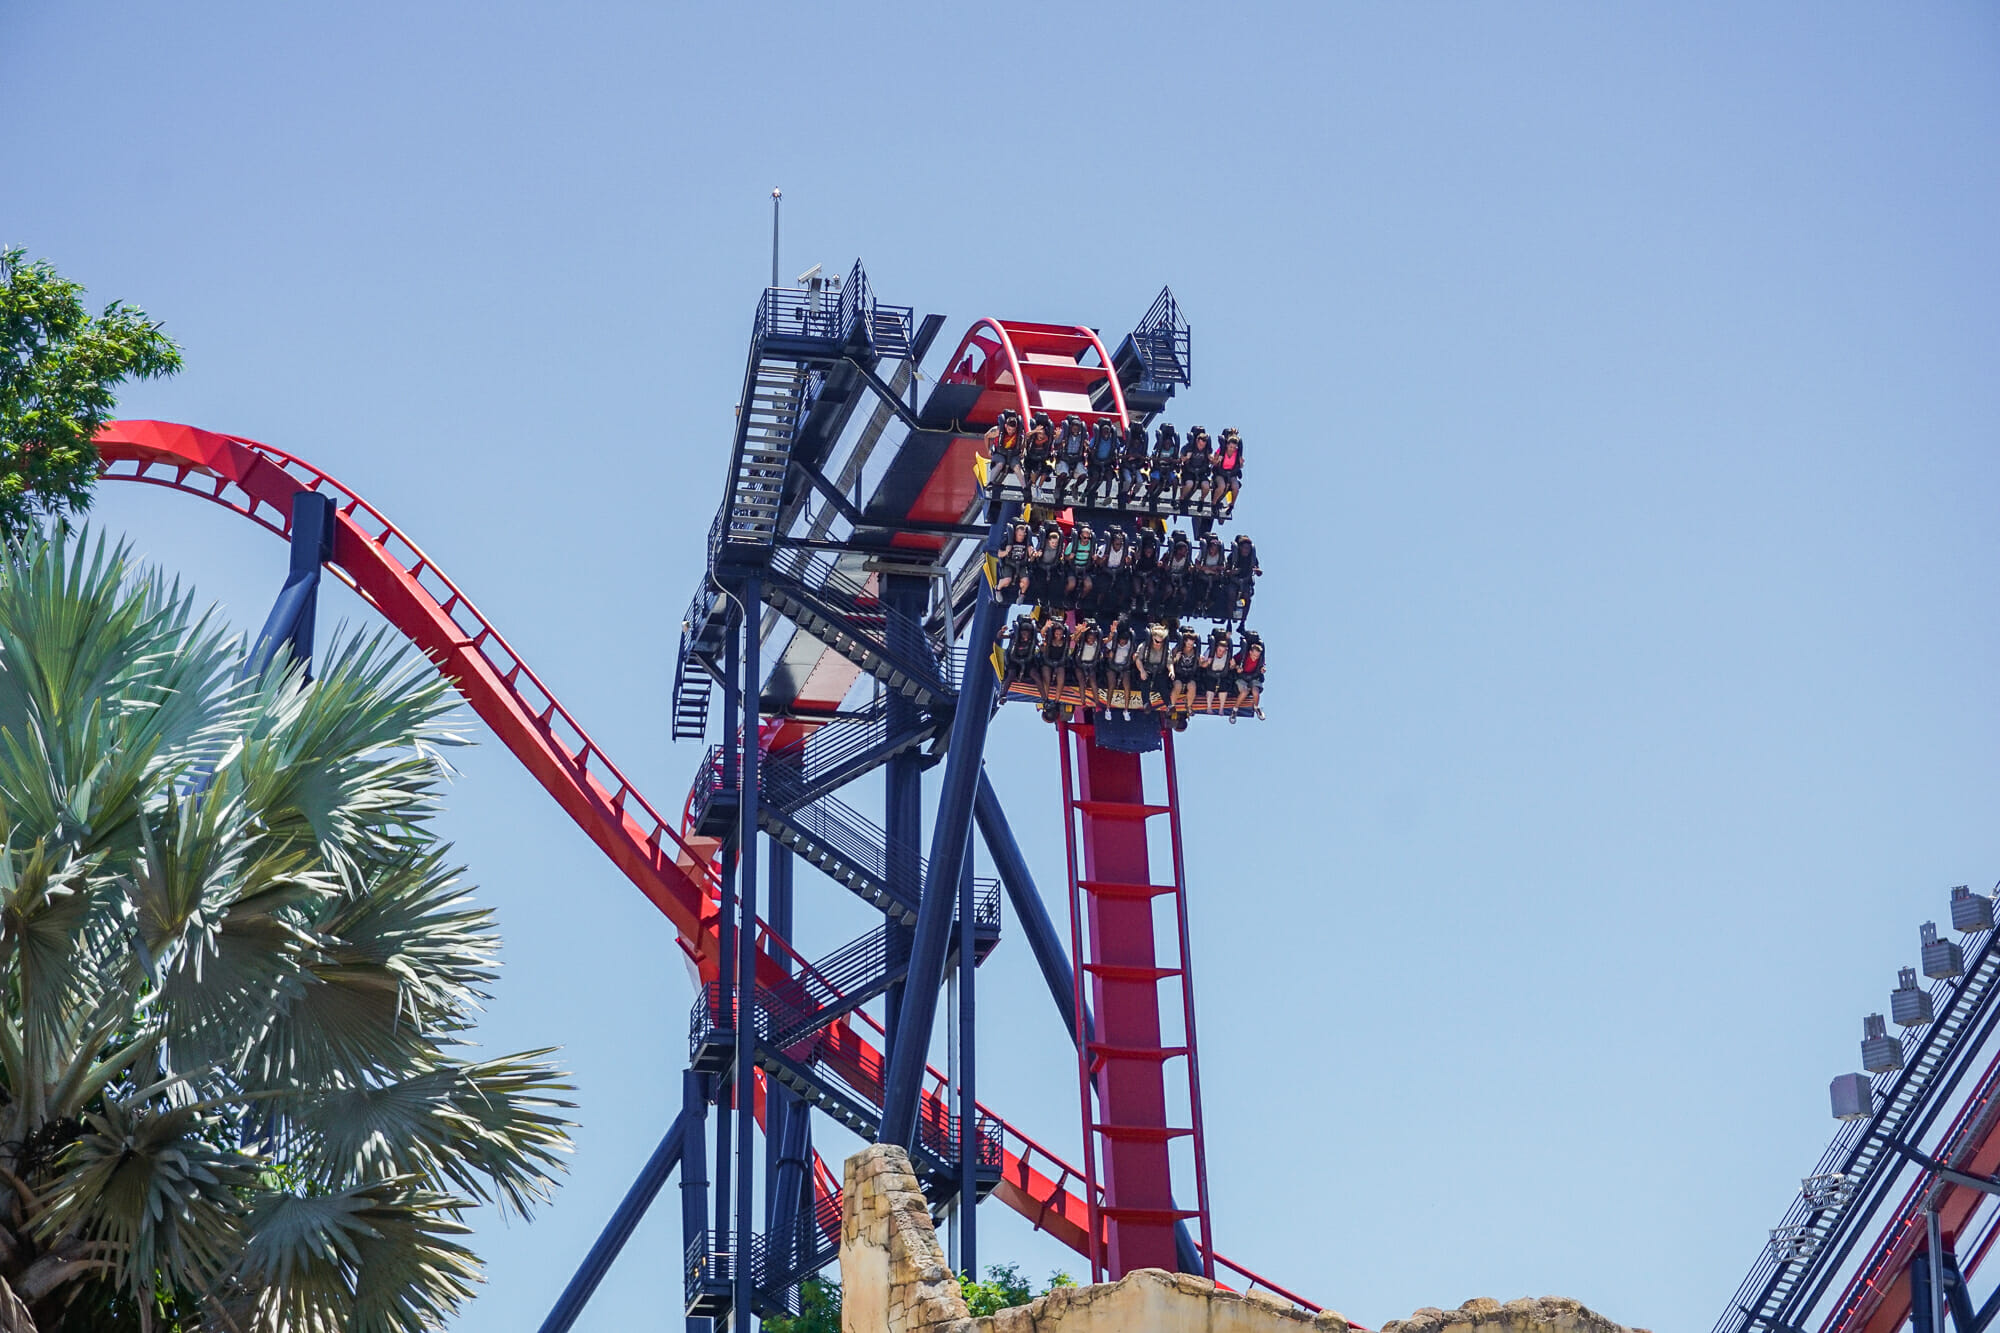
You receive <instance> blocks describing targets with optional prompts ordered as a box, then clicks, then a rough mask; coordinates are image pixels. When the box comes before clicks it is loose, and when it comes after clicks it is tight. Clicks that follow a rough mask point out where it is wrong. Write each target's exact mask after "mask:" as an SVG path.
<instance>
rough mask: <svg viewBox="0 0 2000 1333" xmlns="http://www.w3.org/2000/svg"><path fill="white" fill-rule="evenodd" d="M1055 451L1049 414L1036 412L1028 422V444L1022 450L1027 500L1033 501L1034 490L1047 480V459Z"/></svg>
mask: <svg viewBox="0 0 2000 1333" xmlns="http://www.w3.org/2000/svg"><path fill="white" fill-rule="evenodd" d="M1054 449H1055V428H1054V427H1053V426H1051V425H1050V424H1049V414H1048V413H1046V412H1037V413H1035V415H1034V416H1033V418H1031V419H1030V420H1029V422H1028V444H1027V447H1026V449H1025V450H1023V456H1024V458H1025V459H1026V469H1025V471H1024V473H1023V476H1024V477H1025V478H1026V480H1025V481H1024V482H1023V485H1025V486H1026V487H1027V489H1028V498H1029V499H1031V500H1032V499H1033V498H1034V496H1035V488H1036V487H1037V486H1040V485H1041V484H1042V483H1043V482H1044V481H1046V480H1048V475H1049V459H1050V456H1051V454H1052V452H1053V450H1054Z"/></svg>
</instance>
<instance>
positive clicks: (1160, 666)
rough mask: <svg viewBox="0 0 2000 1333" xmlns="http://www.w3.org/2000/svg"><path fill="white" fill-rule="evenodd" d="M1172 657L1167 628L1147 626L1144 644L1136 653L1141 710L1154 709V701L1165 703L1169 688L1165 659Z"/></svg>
mask: <svg viewBox="0 0 2000 1333" xmlns="http://www.w3.org/2000/svg"><path fill="white" fill-rule="evenodd" d="M1172 656H1173V650H1172V649H1171V648H1169V647H1168V646H1167V627H1166V626H1165V625H1161V624H1152V625H1148V626H1147V627H1146V642H1145V643H1143V644H1141V645H1140V646H1139V652H1138V663H1139V679H1140V681H1141V682H1142V687H1143V694H1144V697H1143V699H1142V701H1141V702H1140V705H1139V706H1140V707H1141V708H1149V709H1150V708H1153V707H1156V706H1157V705H1156V704H1155V703H1154V700H1155V699H1157V700H1159V701H1160V703H1162V704H1164V703H1165V702H1166V699H1167V695H1168V692H1169V690H1170V688H1171V686H1170V685H1169V682H1168V674H1167V659H1168V658H1170V657H1172Z"/></svg>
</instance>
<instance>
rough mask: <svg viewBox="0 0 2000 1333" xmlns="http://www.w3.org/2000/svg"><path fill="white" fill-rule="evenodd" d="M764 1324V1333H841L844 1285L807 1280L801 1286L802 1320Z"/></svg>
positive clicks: (771, 1321)
mask: <svg viewBox="0 0 2000 1333" xmlns="http://www.w3.org/2000/svg"><path fill="white" fill-rule="evenodd" d="M763 1325H764V1333H840V1283H838V1282H829V1281H827V1280H825V1279H824V1278H816V1277H809V1278H807V1279H806V1280H805V1281H804V1282H801V1283H800V1284H799V1317H798V1318H796V1319H766V1320H764V1321H763Z"/></svg>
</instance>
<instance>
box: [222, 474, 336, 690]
mask: <svg viewBox="0 0 2000 1333" xmlns="http://www.w3.org/2000/svg"><path fill="white" fill-rule="evenodd" d="M333 528H334V519H333V501H332V500H331V499H329V498H328V497H327V496H324V495H321V494H320V493H319V492H318V491H300V492H298V493H297V494H296V495H294V496H293V497H292V550H291V563H290V565H289V567H288V568H287V569H286V571H285V586H284V587H283V588H281V589H279V591H278V599H277V601H276V602H274V603H273V604H272V606H271V614H270V615H269V616H267V617H265V619H264V628H263V629H261V630H259V631H258V632H257V638H256V641H255V646H254V647H252V649H251V650H250V655H249V657H247V658H246V659H244V662H243V671H242V679H244V680H253V679H255V678H256V677H258V676H261V675H263V674H264V672H265V671H267V670H269V669H270V666H271V663H272V662H273V661H274V660H275V659H276V658H277V655H278V649H279V647H281V646H283V647H287V648H289V649H290V650H291V656H292V659H293V660H294V661H297V662H303V663H307V664H310V663H311V662H312V653H313V622H314V621H315V620H317V619H318V618H319V575H320V567H321V566H322V565H324V564H325V563H326V562H327V561H328V560H330V559H332V558H333Z"/></svg>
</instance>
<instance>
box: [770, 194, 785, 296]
mask: <svg viewBox="0 0 2000 1333" xmlns="http://www.w3.org/2000/svg"><path fill="white" fill-rule="evenodd" d="M784 197H785V192H784V191H783V190H780V189H778V188H777V187H776V186H773V187H772V188H771V285H772V286H773V287H775V286H777V285H778V201H779V200H780V199H783V198H784Z"/></svg>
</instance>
